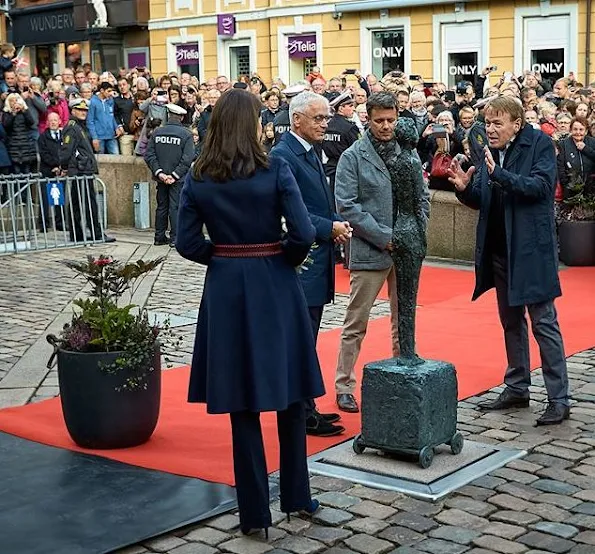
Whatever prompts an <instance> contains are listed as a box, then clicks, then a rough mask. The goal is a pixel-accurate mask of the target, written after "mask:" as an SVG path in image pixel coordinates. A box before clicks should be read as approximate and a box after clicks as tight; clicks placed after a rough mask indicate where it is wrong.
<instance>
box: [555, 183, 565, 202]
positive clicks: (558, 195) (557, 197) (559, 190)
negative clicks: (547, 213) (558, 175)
mask: <svg viewBox="0 0 595 554" xmlns="http://www.w3.org/2000/svg"><path fill="white" fill-rule="evenodd" d="M554 200H555V201H556V202H562V200H564V190H563V189H562V185H561V184H560V181H558V182H557V183H556V194H555V196H554Z"/></svg>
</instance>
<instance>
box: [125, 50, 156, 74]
mask: <svg viewBox="0 0 595 554" xmlns="http://www.w3.org/2000/svg"><path fill="white" fill-rule="evenodd" d="M128 54H144V55H145V58H146V60H147V66H149V70H150V69H151V67H150V65H149V64H150V63H151V56H150V54H149V47H148V46H143V47H135V48H124V63H123V64H122V65H126V67H128ZM128 69H130V68H129V67H128Z"/></svg>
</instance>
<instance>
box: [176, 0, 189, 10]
mask: <svg viewBox="0 0 595 554" xmlns="http://www.w3.org/2000/svg"><path fill="white" fill-rule="evenodd" d="M193 8H194V0H174V10H175V11H180V10H192V9H193Z"/></svg>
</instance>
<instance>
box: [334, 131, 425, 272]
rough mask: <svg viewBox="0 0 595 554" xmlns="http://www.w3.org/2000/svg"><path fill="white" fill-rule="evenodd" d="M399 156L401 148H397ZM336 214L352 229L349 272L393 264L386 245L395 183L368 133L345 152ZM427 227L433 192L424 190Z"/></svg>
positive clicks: (389, 237)
mask: <svg viewBox="0 0 595 554" xmlns="http://www.w3.org/2000/svg"><path fill="white" fill-rule="evenodd" d="M396 152H397V154H399V153H400V148H399V146H398V145H397V150H396ZM335 201H336V203H337V212H338V213H339V215H340V216H341V217H342V218H343V219H344V220H345V221H348V222H349V223H350V224H351V226H352V227H353V237H352V238H351V240H350V243H349V269H353V270H379V269H387V268H389V267H390V266H391V265H392V263H393V261H392V258H391V256H390V252H389V251H388V250H387V249H386V245H387V244H388V243H389V242H390V241H391V240H392V232H393V197H392V182H391V178H390V174H389V172H388V169H387V168H386V165H385V164H384V162H383V161H382V159H381V158H380V156H379V155H378V153H377V152H376V150H375V149H374V146H373V144H372V142H371V141H370V139H369V138H368V135H367V133H366V134H364V136H363V137H362V138H361V139H360V140H358V141H357V142H355V143H354V144H353V145H352V146H351V147H349V148H348V149H347V150H346V151H345V152H343V154H342V156H341V158H340V159H339V163H338V165H337V175H336V179H335ZM422 202H423V212H424V216H425V224H426V225H427V221H428V219H429V217H430V191H429V190H428V188H427V185H426V187H425V188H424V197H423V199H422Z"/></svg>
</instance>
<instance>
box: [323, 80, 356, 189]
mask: <svg viewBox="0 0 595 554" xmlns="http://www.w3.org/2000/svg"><path fill="white" fill-rule="evenodd" d="M330 106H331V108H333V109H334V110H335V115H334V116H333V117H332V119H331V120H330V121H329V124H328V127H327V129H326V133H325V135H324V141H323V142H322V150H323V151H324V155H325V158H326V164H325V168H324V171H325V173H326V176H327V177H328V179H329V184H330V186H331V190H332V191H333V194H334V191H335V174H336V172H337V164H338V163H339V158H340V157H341V154H343V152H345V150H347V149H348V148H349V147H350V146H351V145H352V144H353V143H354V142H355V141H356V140H357V139H358V138H359V129H358V127H357V125H356V124H355V123H354V122H353V121H352V120H351V118H352V117H353V113H354V111H355V99H354V98H353V95H352V94H351V92H350V91H346V92H344V93H342V94H340V95H339V96H337V97H336V98H334V99H333V100H331V102H330Z"/></svg>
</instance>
